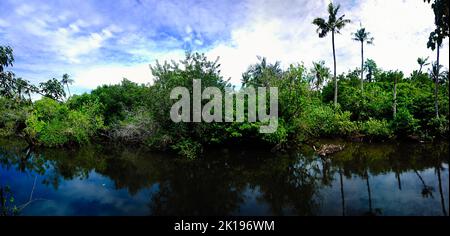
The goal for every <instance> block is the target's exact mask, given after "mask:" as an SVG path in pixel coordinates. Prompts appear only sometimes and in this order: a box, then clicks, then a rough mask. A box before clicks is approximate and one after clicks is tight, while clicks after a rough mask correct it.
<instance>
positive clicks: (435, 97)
mask: <svg viewBox="0 0 450 236" xmlns="http://www.w3.org/2000/svg"><path fill="white" fill-rule="evenodd" d="M439 47H440V45H439V44H438V45H437V58H436V64H437V66H436V70H437V71H436V74H435V78H434V111H435V112H436V118H439V102H438V89H439Z"/></svg>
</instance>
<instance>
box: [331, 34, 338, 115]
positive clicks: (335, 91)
mask: <svg viewBox="0 0 450 236" xmlns="http://www.w3.org/2000/svg"><path fill="white" fill-rule="evenodd" d="M331 43H332V44H333V62H334V76H333V80H334V107H336V106H337V97H338V83H337V78H336V50H335V48H334V31H331Z"/></svg>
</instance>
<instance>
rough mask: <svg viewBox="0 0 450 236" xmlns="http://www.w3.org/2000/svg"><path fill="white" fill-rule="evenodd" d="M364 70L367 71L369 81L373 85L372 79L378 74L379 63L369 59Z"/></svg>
mask: <svg viewBox="0 0 450 236" xmlns="http://www.w3.org/2000/svg"><path fill="white" fill-rule="evenodd" d="M364 70H367V75H366V78H367V81H368V82H369V83H372V78H374V76H375V75H376V74H377V73H378V67H377V63H375V61H374V60H372V59H367V60H366V62H365V63H364Z"/></svg>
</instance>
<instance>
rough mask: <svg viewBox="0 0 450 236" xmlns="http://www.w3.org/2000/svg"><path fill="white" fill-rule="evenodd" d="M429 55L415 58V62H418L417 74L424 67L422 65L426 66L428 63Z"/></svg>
mask: <svg viewBox="0 0 450 236" xmlns="http://www.w3.org/2000/svg"><path fill="white" fill-rule="evenodd" d="M429 58H430V57H426V58H423V57H419V58H417V63H418V64H419V66H420V67H419V74H420V73H422V68H423V67H424V66H428V65H429V64H430V63H428V59H429Z"/></svg>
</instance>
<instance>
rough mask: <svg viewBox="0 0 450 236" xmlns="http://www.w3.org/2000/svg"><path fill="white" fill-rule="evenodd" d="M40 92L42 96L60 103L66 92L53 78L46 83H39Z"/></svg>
mask: <svg viewBox="0 0 450 236" xmlns="http://www.w3.org/2000/svg"><path fill="white" fill-rule="evenodd" d="M39 87H40V89H41V92H42V94H43V95H44V96H46V97H49V98H51V99H54V100H57V101H60V100H62V99H63V98H64V97H66V92H64V86H63V85H62V83H61V82H59V81H58V80H57V79H55V78H53V79H51V80H48V81H47V82H41V83H40V84H39Z"/></svg>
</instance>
